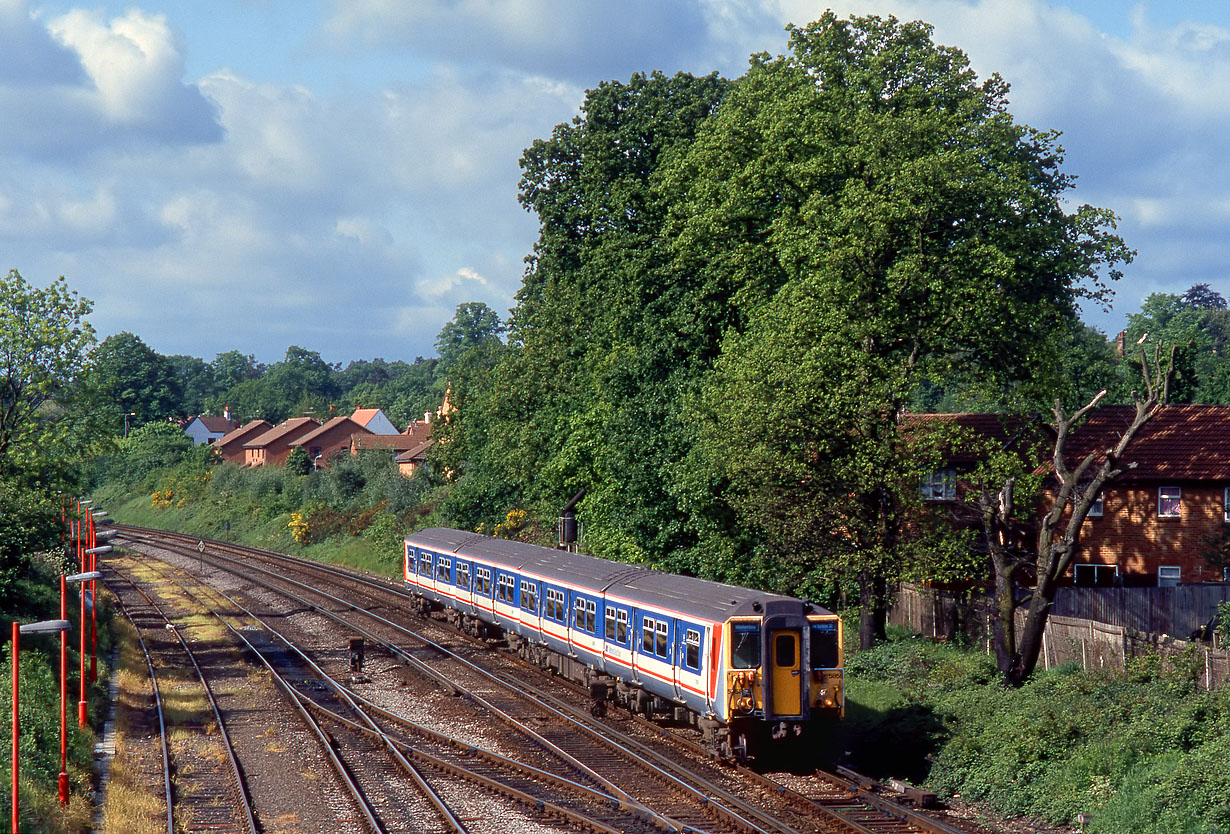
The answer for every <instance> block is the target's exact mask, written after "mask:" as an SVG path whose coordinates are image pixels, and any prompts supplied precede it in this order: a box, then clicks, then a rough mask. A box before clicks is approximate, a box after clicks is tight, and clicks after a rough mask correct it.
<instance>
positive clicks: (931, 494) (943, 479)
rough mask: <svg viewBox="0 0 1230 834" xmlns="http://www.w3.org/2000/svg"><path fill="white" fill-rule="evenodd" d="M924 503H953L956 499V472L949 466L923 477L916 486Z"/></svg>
mask: <svg viewBox="0 0 1230 834" xmlns="http://www.w3.org/2000/svg"><path fill="white" fill-rule="evenodd" d="M918 489H919V492H921V493H922V498H923V500H924V501H953V500H956V497H957V470H955V469H953V468H952V467H951V466H946V467H944V468H943V469H937V470H935V471H934V472H931V473H930V474H927V475H923V477H922V478H921V479H920V482H919V485H918Z"/></svg>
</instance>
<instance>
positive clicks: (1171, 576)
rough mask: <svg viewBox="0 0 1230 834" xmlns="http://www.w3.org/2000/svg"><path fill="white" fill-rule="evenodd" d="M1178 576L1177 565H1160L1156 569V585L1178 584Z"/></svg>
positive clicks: (1164, 586) (1163, 586)
mask: <svg viewBox="0 0 1230 834" xmlns="http://www.w3.org/2000/svg"><path fill="white" fill-rule="evenodd" d="M1179 576H1180V571H1179V566H1178V565H1162V566H1161V567H1159V568H1158V569H1157V587H1159V588H1173V587H1174V586H1175V585H1178V584H1179Z"/></svg>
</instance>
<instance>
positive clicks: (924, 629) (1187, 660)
mask: <svg viewBox="0 0 1230 834" xmlns="http://www.w3.org/2000/svg"><path fill="white" fill-rule="evenodd" d="M1061 599H1062V605H1061V604H1060V600H1061ZM1227 599H1230V587H1228V586H1221V585H1188V586H1180V587H1176V588H1064V589H1061V590H1060V594H1059V597H1057V599H1056V605H1055V606H1054V608H1053V609H1052V614H1051V615H1050V617H1048V618H1047V625H1046V631H1045V632H1044V634H1043V639H1042V656H1041V657H1040V658H1039V665H1040V666H1042V667H1043V668H1046V669H1051V668H1054V667H1056V666H1062V665H1064V664H1067V663H1075V664H1079V665H1081V666H1083V667H1084V668H1086V669H1115V670H1121V669H1123V668H1124V666H1125V665H1126V663H1127V660H1128V658H1131V657H1140V656H1144V655H1146V654H1150V653H1156V654H1160V655H1161V656H1162V657H1163V658H1165V659H1167V661H1168V662H1169V660H1170V659H1171V658H1178V657H1179V656H1181V657H1182V659H1183V662H1182V665H1184V666H1185V667H1189V672H1190V671H1191V669H1190V664H1191V663H1192V662H1193V661H1195V663H1196V666H1199V665H1200V664H1201V662H1202V663H1203V667H1204V668H1203V672H1201V670H1200V669H1199V668H1197V669H1195V673H1196V675H1197V677H1199V678H1200V681H1199V682H1200V683H1201V684H1202V685H1203V686H1205V687H1206V688H1209V689H1217V688H1218V687H1221V686H1225V685H1226V684H1227V683H1230V651H1228V650H1227V649H1224V648H1218V647H1216V646H1208V645H1205V644H1203V643H1198V644H1196V645H1199V646H1200V649H1199V655H1198V656H1197V658H1192V657H1191V655H1190V646H1191V645H1192V643H1191V642H1190V641H1188V640H1187V639H1184V638H1186V637H1187V636H1188V634H1190V633H1191V632H1192V631H1194V630H1195V629H1197V628H1198V627H1199V626H1201V625H1204V624H1205V623H1207V622H1208V619H1209V617H1210V616H1212V614H1213V613H1215V612H1216V610H1217V603H1219V602H1223V601H1225V600H1227ZM1074 611H1075V612H1080V614H1083V615H1084V616H1080V615H1073V614H1072V613H1071V612H1074ZM993 616H994V608H993V606H992V605H991V600H990V599H989V598H988V597H985V596H970V595H964V594H955V593H952V592H948V591H935V590H932V589H928V588H919V587H917V586H914V585H909V584H903V585H902V586H901V587H900V588H898V593H897V597H896V600H895V602H894V603H893V605H892V607H891V608H890V609H889V621H890V622H891V623H893V624H894V625H899V626H902V627H904V628H907V629H910V630H911V631H914V632H916V633H918V634H923V635H926V636H929V637H935V638H938V639H956V638H958V637H960V638H963V639H965V640H967V641H968V642H969V643H970V644H971V645H981V646H982V647H983V648H984V649H985V650H986V651H987V652H988V653H989V652H990V651H991V650H992V647H991V640H990V635H991V622H992V617H993ZM1025 617H1026V611H1025V610H1023V609H1020V610H1018V611H1017V612H1016V618H1015V619H1016V627H1017V629H1021V628H1022V627H1023V626H1024V623H1025ZM1171 635H1178V636H1171Z"/></svg>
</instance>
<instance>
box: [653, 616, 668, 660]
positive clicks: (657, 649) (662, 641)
mask: <svg viewBox="0 0 1230 834" xmlns="http://www.w3.org/2000/svg"><path fill="white" fill-rule="evenodd" d="M656 625H657V634H656V635H655V636H656V637H657V639H656V640H655V641H654V647H653V653H654V654H656V655H657V656H658V657H661V658H665V659H667V660H670V657H671V644H670V642H669V641H668V640H667V637H668V636H669V632H668V629H667V626H666V623H665V622H663V621H662V620H658V622H657V624H656Z"/></svg>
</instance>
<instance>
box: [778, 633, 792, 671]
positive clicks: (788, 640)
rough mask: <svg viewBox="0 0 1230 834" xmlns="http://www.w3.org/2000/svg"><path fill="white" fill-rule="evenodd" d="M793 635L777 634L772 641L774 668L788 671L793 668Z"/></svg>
mask: <svg viewBox="0 0 1230 834" xmlns="http://www.w3.org/2000/svg"><path fill="white" fill-rule="evenodd" d="M794 661H795V653H794V635H793V634H779V635H777V639H776V640H775V641H773V663H774V665H776V666H781V667H784V668H787V669H790V668H792V667H793V666H794Z"/></svg>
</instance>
